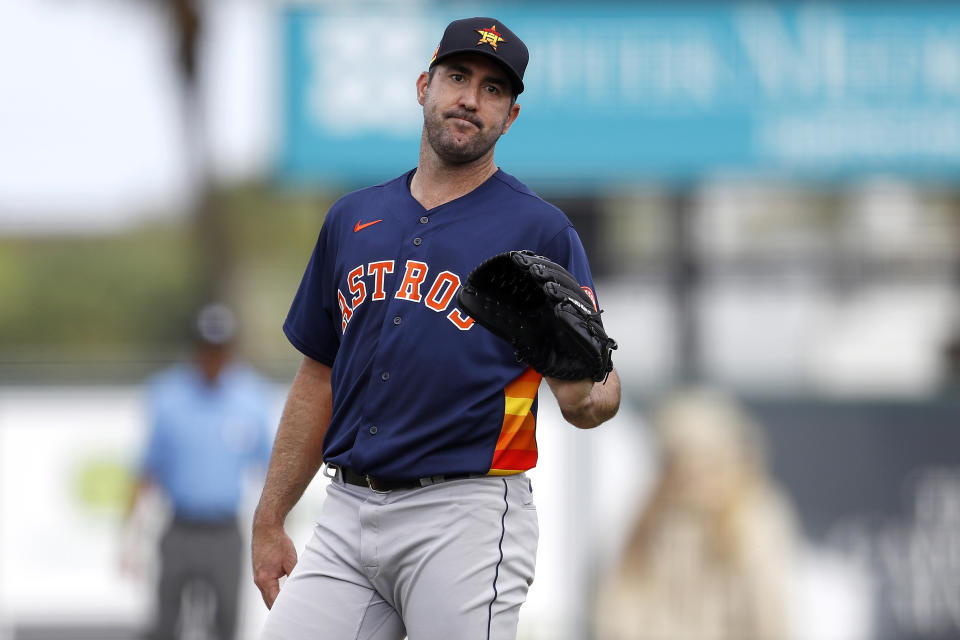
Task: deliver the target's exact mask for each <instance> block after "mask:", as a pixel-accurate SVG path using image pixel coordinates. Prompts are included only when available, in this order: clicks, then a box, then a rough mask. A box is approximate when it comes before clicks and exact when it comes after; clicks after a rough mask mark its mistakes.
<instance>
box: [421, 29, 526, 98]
mask: <svg viewBox="0 0 960 640" xmlns="http://www.w3.org/2000/svg"><path fill="white" fill-rule="evenodd" d="M455 53H478V54H480V55H482V56H487V57H488V58H493V59H494V60H496V61H497V62H499V63H500V66H502V67H503V69H504V71H506V72H507V75H508V76H510V81H511V82H512V83H513V90H514V93H516V94H518V95H519V94H521V93H523V72H524V71H525V70H526V68H527V62H528V61H529V59H530V56H529V54H528V53H527V45H525V44H523V40H521V39H520V38H518V37H517V34H515V33H514V32H513V31H510V29H508V28H507V25H505V24H503V23H502V22H500V21H499V20H496V19H494V18H465V19H463V20H454V21H453V22H451V23H450V24H448V25H447V29H446V31H444V32H443V37H442V38H440V44H439V45H437V50H436V51H434V52H433V58H431V60H430V68H431V69H432V68H433V66H434V65H435V64H437V63H438V62H440V61H441V60H443V59H444V58H446V57H448V56H452V55H453V54H455Z"/></svg>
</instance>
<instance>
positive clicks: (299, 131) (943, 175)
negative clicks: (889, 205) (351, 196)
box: [278, 2, 960, 189]
mask: <svg viewBox="0 0 960 640" xmlns="http://www.w3.org/2000/svg"><path fill="white" fill-rule="evenodd" d="M374 7H378V8H373V7H371V6H370V5H360V4H358V5H357V6H356V7H353V6H351V5H344V6H337V5H334V6H328V5H307V6H302V5H295V6H292V7H289V8H286V9H284V10H283V13H282V17H281V20H282V25H283V36H284V37H283V65H284V78H285V82H284V92H283V101H284V102H283V110H282V118H283V121H282V139H281V141H280V150H279V158H278V171H279V174H280V176H281V177H282V178H285V179H288V180H292V181H316V180H338V181H345V182H356V183H358V184H359V183H368V182H370V181H371V180H373V181H379V180H384V179H388V178H390V177H392V176H394V175H395V174H398V173H400V172H401V171H403V170H405V169H408V168H411V167H413V166H414V165H415V164H416V161H417V148H418V144H419V140H420V128H421V124H422V113H421V110H420V107H419V105H418V104H417V102H416V93H415V87H414V83H415V80H416V77H417V74H418V73H419V72H420V71H421V70H423V69H425V68H426V66H427V62H428V60H429V58H430V56H431V54H432V53H433V50H434V48H435V47H436V45H437V41H438V40H439V37H440V35H441V34H442V32H443V28H444V26H445V25H446V24H447V23H448V22H449V21H450V20H452V19H456V18H460V17H465V16H468V15H492V16H496V17H497V18H498V19H501V20H503V21H504V22H505V23H506V24H507V25H508V26H509V27H510V28H511V29H512V30H513V31H514V32H515V33H517V34H519V35H520V36H522V37H523V39H524V41H525V42H526V43H527V45H528V47H529V49H530V54H531V57H530V65H529V67H528V68H527V72H526V75H525V78H524V81H525V84H526V91H525V92H524V93H523V94H522V95H521V96H520V99H519V103H520V105H521V113H520V118H519V119H518V121H517V123H516V124H515V125H514V127H513V128H512V129H511V130H510V132H509V133H508V134H507V135H506V136H505V137H504V138H503V139H502V140H501V142H500V144H499V146H498V148H497V162H498V164H500V165H501V166H502V167H504V168H505V169H506V170H507V171H509V172H511V173H515V174H517V175H518V176H520V177H522V178H523V179H524V180H525V181H527V182H528V183H530V184H534V185H540V186H541V187H542V186H544V185H548V186H553V187H562V186H569V187H574V188H580V189H582V188H589V187H591V186H595V185H616V184H623V183H629V182H633V181H637V180H687V179H699V178H702V177H704V176H705V175H708V174H715V173H718V172H726V173H730V172H732V173H748V174H751V175H755V174H757V173H762V174H774V175H777V174H782V175H784V176H786V177H800V178H812V179H820V178H824V179H835V178H844V177H847V176H851V175H857V174H863V173H875V172H886V173H896V174H902V175H906V176H909V177H918V178H935V179H949V178H950V177H951V176H953V175H954V174H955V173H956V172H957V171H958V170H960V6H957V5H954V4H950V3H931V4H924V3H909V4H908V3H901V4H875V3H858V2H850V3H841V4H823V3H816V4H782V3H776V4H756V3H749V4H721V3H715V4H714V3H704V4H685V3H674V4H670V5H668V6H665V7H657V6H653V5H652V4H646V3H643V4H638V5H634V4H627V3H623V4H586V3H576V4H573V3H571V4H563V5H560V6H557V5H555V4H547V3H544V4H537V3H533V4H524V5H514V4H500V5H497V4H493V5H490V4H483V5H476V6H471V5H463V4H458V5H457V6H456V12H452V11H451V10H450V9H449V8H447V7H440V6H433V5H423V6H418V5H410V4H408V3H404V4H403V6H396V5H395V4H386V5H383V6H382V7H379V6H378V5H374Z"/></svg>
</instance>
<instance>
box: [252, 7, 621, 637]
mask: <svg viewBox="0 0 960 640" xmlns="http://www.w3.org/2000/svg"><path fill="white" fill-rule="evenodd" d="M527 60H528V54H527V48H526V46H525V45H524V44H523V42H522V41H521V40H520V38H519V37H518V36H517V35H516V34H515V33H513V32H512V31H511V30H510V29H508V28H507V27H506V26H505V25H504V24H503V23H502V22H500V21H499V20H496V19H494V18H469V19H465V20H457V21H454V22H452V23H450V25H448V27H447V28H446V30H445V32H444V34H443V37H442V38H441V40H440V44H439V46H438V47H437V49H436V51H435V53H434V55H433V59H432V60H431V61H430V64H429V70H428V71H425V72H423V73H421V74H420V76H419V77H418V78H417V81H416V91H417V100H418V101H419V103H420V104H421V105H422V106H423V114H424V126H423V134H422V138H421V144H420V156H419V162H418V164H417V167H416V168H415V169H413V170H411V171H408V172H407V173H405V174H403V175H401V176H400V177H398V178H396V179H394V180H391V181H389V182H386V183H384V184H381V185H378V186H375V187H371V188H368V189H364V190H361V191H357V192H354V193H351V194H349V195H347V196H345V197H343V198H342V199H340V200H339V201H338V202H337V203H336V204H334V205H333V207H332V208H331V209H330V211H329V213H328V215H327V217H326V219H325V220H324V223H323V227H322V229H321V230H320V236H319V238H318V240H317V244H316V248H315V250H314V252H313V255H312V256H311V258H310V261H309V264H308V265H307V268H306V272H305V274H304V276H303V279H302V281H301V283H300V288H299V290H298V291H297V294H296V297H295V298H294V301H293V304H292V306H291V309H290V311H289V314H288V316H287V319H286V322H285V323H284V327H283V328H284V332H285V333H286V335H287V337H288V338H289V340H290V341H291V343H292V344H293V345H294V347H296V348H297V349H298V350H299V351H301V352H302V354H303V356H304V357H303V362H302V364H301V366H300V369H299V371H298V372H297V374H296V377H295V379H294V381H293V384H292V387H291V389H290V392H289V396H288V399H287V403H286V407H285V409H284V412H283V416H282V418H281V422H280V426H279V430H278V434H277V437H276V440H275V445H274V449H273V454H272V457H271V461H270V467H269V470H268V473H267V479H266V483H265V486H264V489H263V494H262V496H261V499H260V503H259V505H258V507H257V512H256V516H255V520H254V527H253V541H252V542H253V572H254V579H255V582H256V584H257V586H258V587H259V589H260V591H261V593H262V595H263V599H264V601H265V602H266V604H267V606H268V607H270V608H271V610H270V612H269V614H268V616H267V620H266V624H265V628H264V632H263V638H266V639H271V640H272V639H281V638H282V639H293V638H311V639H331V640H342V639H344V638H363V639H376V640H399V639H401V638H403V637H404V635H408V636H409V637H410V638H414V639H415V640H430V639H437V640H440V639H442V640H449V639H451V638H457V639H458V640H472V639H480V638H484V639H490V638H496V639H498V640H502V639H508V638H515V637H516V629H517V620H518V614H519V609H520V606H521V604H522V603H523V602H524V600H525V598H526V594H527V589H528V587H529V586H530V584H531V583H532V582H533V578H534V564H535V557H536V548H537V536H538V524H537V514H536V507H535V506H534V502H533V495H532V487H531V484H530V481H529V480H528V479H527V477H526V476H525V475H524V472H525V471H526V470H528V469H530V468H532V467H533V466H534V465H535V464H536V461H537V445H536V438H535V427H536V415H537V390H538V387H539V385H540V382H541V378H542V376H541V374H539V373H537V371H535V370H534V369H532V368H530V367H529V366H527V365H526V364H524V363H523V362H519V361H518V360H517V358H516V357H515V355H514V350H513V349H512V348H511V346H510V345H509V344H508V343H507V342H506V341H504V340H502V339H500V338H498V337H496V336H495V335H494V334H493V333H491V332H490V331H487V330H486V329H485V328H484V327H482V326H480V325H479V324H477V323H476V322H475V321H474V319H473V318H471V317H470V316H469V315H467V314H466V313H464V312H463V311H462V310H461V309H460V308H459V307H458V306H457V303H456V296H455V294H456V293H457V290H458V289H459V288H460V287H461V286H462V284H463V283H464V281H465V279H466V276H467V275H468V274H470V272H471V270H472V269H473V268H474V267H476V266H477V265H478V264H479V263H481V262H482V261H484V259H486V258H488V257H490V256H491V255H494V254H498V253H501V252H506V251H511V250H520V249H528V250H531V251H534V252H536V253H537V254H539V255H542V256H546V257H548V258H550V259H551V260H553V261H555V262H557V263H558V264H560V265H562V266H564V267H565V268H566V269H567V270H569V271H570V272H571V273H572V274H573V275H574V277H575V278H576V279H577V280H578V281H579V283H580V285H581V286H582V287H583V289H584V291H586V292H587V293H588V294H589V296H590V297H591V299H593V300H594V301H595V300H596V296H595V294H594V291H593V289H594V285H593V280H592V277H591V275H590V268H589V265H588V263H587V258H586V255H585V254H584V250H583V246H582V244H581V242H580V239H579V237H578V236H577V233H576V231H575V230H574V229H573V227H572V226H571V224H570V222H569V220H568V219H567V218H566V216H565V215H564V214H563V213H562V212H561V211H559V210H558V209H557V208H555V207H553V206H551V205H550V204H547V203H546V202H544V201H543V200H541V199H540V198H539V197H537V196H536V195H535V194H534V193H532V192H531V191H530V190H529V189H528V188H527V187H525V186H524V185H523V184H522V183H521V182H520V181H518V180H517V179H516V178H514V177H513V176H511V175H508V174H507V173H505V172H504V171H502V170H500V169H499V168H498V167H497V166H496V165H495V164H494V147H495V146H496V143H497V140H498V139H499V138H500V136H501V135H503V134H505V133H507V131H508V130H509V129H510V127H511V126H512V125H513V124H514V122H515V121H516V119H517V115H518V114H519V113H520V105H518V104H517V103H516V98H517V95H519V94H520V93H521V92H522V91H523V73H524V70H525V69H526V66H527ZM547 383H548V385H549V387H550V390H551V391H552V392H553V394H554V395H555V396H556V399H557V401H558V403H559V405H560V408H561V410H562V413H563V415H564V417H565V419H566V420H568V421H569V422H571V423H572V424H573V425H575V426H577V427H579V428H584V429H588V428H592V427H596V426H597V425H599V424H601V423H602V422H604V421H605V420H607V419H609V418H611V417H612V416H613V415H614V414H615V413H616V411H617V409H618V407H619V403H620V383H619V379H618V377H617V374H616V371H615V370H614V371H612V372H610V374H609V375H608V376H607V377H606V379H605V380H603V381H601V382H594V381H593V380H591V379H582V380H570V381H566V380H559V379H553V378H547ZM322 463H325V464H326V470H325V473H326V474H327V475H328V476H330V477H331V478H332V482H331V483H330V485H329V487H328V490H327V498H326V500H325V501H324V505H323V509H322V513H321V514H320V516H319V519H318V522H317V525H316V528H315V531H314V535H313V537H312V539H311V540H310V541H309V542H308V544H307V545H306V547H305V549H304V550H303V551H302V553H301V555H300V557H299V559H298V557H297V553H296V550H295V549H294V545H293V543H292V541H291V540H290V538H289V537H288V536H287V535H286V533H285V532H284V528H283V525H284V519H285V517H286V515H287V513H288V512H289V511H290V509H291V508H292V507H293V506H294V504H295V503H296V502H297V500H298V499H299V498H300V496H301V495H302V493H303V491H304V489H305V488H306V487H307V485H308V483H309V482H310V481H311V479H312V478H313V477H314V475H315V474H316V472H317V471H318V469H319V468H320V466H321V464H322ZM285 575H286V576H289V578H288V579H287V580H286V581H285V582H284V583H283V586H282V588H281V586H280V581H279V579H280V578H281V577H283V576H285Z"/></svg>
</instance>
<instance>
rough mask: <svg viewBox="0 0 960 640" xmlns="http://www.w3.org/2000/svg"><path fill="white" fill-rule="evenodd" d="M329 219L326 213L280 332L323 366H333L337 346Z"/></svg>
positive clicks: (334, 250) (338, 337)
mask: <svg viewBox="0 0 960 640" xmlns="http://www.w3.org/2000/svg"><path fill="white" fill-rule="evenodd" d="M329 221H330V216H329V215H328V216H327V219H326V220H325V221H324V224H323V227H322V228H321V229H320V236H319V237H318V238H317V244H316V246H315V247H314V249H313V254H312V255H311V256H310V262H309V263H308V264H307V269H306V271H305V272H304V274H303V278H302V279H301V280H300V287H299V289H297V294H296V296H294V298H293V303H292V304H291V305H290V311H289V312H288V313H287V319H286V321H285V322H284V323H283V332H284V333H285V334H286V336H287V339H288V340H290V343H291V344H292V345H293V346H294V347H296V349H297V350H298V351H300V352H301V353H303V354H304V355H306V356H309V357H311V358H313V359H314V360H317V361H318V362H321V363H323V364H325V365H327V366H333V361H334V360H335V359H336V357H337V350H338V349H339V348H340V334H339V332H338V331H337V328H336V323H335V318H336V317H337V314H336V313H334V310H335V307H334V303H335V302H336V292H335V291H334V288H333V281H334V274H333V265H334V262H335V253H336V248H335V247H334V246H332V242H331V240H330V235H331V232H330V223H329Z"/></svg>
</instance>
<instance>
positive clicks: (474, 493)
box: [261, 474, 539, 640]
mask: <svg viewBox="0 0 960 640" xmlns="http://www.w3.org/2000/svg"><path fill="white" fill-rule="evenodd" d="M538 536H539V526H538V523H537V512H536V507H535V506H534V503H533V495H532V491H531V485H530V481H529V480H528V478H527V477H526V476H525V475H523V474H521V475H515V476H505V477H494V476H489V477H481V478H470V479H464V480H455V481H452V482H443V483H439V484H435V485H431V486H428V487H423V488H420V489H404V490H398V491H391V492H388V493H377V492H374V491H372V490H371V489H368V488H365V487H357V486H354V485H349V484H344V483H343V481H342V480H341V478H340V476H339V474H338V475H337V477H336V478H334V480H333V481H332V482H331V483H330V485H329V487H328V488H327V498H326V500H325V501H324V505H323V509H322V513H321V516H320V519H319V522H318V523H317V525H316V527H315V529H314V535H313V537H312V539H311V540H310V542H309V543H308V544H307V546H306V548H305V549H304V551H303V552H302V553H301V554H300V559H299V561H298V563H297V566H296V568H295V569H294V571H293V573H292V574H291V575H290V577H289V579H288V580H287V581H286V583H284V585H283V587H282V588H281V589H280V595H279V597H278V598H277V600H276V602H275V603H274V605H273V608H272V609H271V610H270V613H269V614H268V616H267V620H266V624H265V626H264V631H263V635H262V636H261V637H262V640H307V639H309V640H401V639H402V638H403V637H404V636H405V635H406V636H408V637H409V638H410V640H451V639H456V640H513V639H514V638H516V634H517V621H518V618H519V613H520V605H521V604H523V602H524V600H525V599H526V596H527V589H528V588H529V586H530V584H531V583H532V582H533V577H534V565H535V561H536V554H537V538H538Z"/></svg>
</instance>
